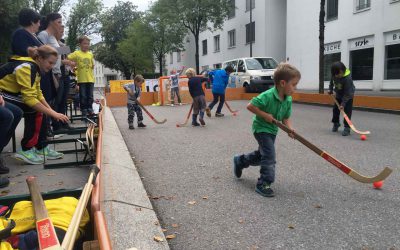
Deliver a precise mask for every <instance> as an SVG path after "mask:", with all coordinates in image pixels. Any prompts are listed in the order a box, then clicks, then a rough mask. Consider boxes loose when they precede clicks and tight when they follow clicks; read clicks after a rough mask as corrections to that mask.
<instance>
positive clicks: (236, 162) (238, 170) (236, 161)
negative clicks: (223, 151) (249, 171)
mask: <svg viewBox="0 0 400 250" xmlns="http://www.w3.org/2000/svg"><path fill="white" fill-rule="evenodd" d="M242 170H243V168H242V167H241V166H240V156H239V155H235V156H234V157H233V174H234V175H235V176H236V178H240V177H241V176H242Z"/></svg>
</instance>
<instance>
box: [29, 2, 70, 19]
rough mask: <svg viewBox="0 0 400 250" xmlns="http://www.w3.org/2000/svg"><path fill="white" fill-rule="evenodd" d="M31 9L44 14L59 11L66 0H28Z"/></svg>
mask: <svg viewBox="0 0 400 250" xmlns="http://www.w3.org/2000/svg"><path fill="white" fill-rule="evenodd" d="M29 2H30V6H31V8H32V9H34V10H36V11H37V12H39V14H40V15H42V16H46V15H47V14H50V13H52V12H59V11H60V10H61V7H63V6H64V5H65V4H66V3H67V2H68V0H29Z"/></svg>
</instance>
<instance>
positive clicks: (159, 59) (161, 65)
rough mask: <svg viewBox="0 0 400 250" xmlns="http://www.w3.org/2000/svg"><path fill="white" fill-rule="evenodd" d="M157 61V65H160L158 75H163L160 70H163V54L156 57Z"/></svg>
mask: <svg viewBox="0 0 400 250" xmlns="http://www.w3.org/2000/svg"><path fill="white" fill-rule="evenodd" d="M158 62H159V65H160V76H162V75H163V72H162V70H163V56H159V57H158Z"/></svg>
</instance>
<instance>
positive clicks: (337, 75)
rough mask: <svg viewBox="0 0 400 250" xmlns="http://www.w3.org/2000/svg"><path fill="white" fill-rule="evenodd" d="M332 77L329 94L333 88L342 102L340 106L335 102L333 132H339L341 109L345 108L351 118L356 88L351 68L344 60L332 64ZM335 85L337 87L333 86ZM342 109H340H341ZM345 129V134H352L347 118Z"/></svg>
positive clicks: (338, 99) (337, 98)
mask: <svg viewBox="0 0 400 250" xmlns="http://www.w3.org/2000/svg"><path fill="white" fill-rule="evenodd" d="M331 74H332V79H331V82H330V84H329V94H333V90H334V91H335V93H336V96H335V98H336V100H337V102H338V103H339V104H340V107H339V108H338V107H337V106H336V105H335V104H334V105H333V115H332V122H333V128H332V132H337V131H338V128H339V127H340V122H339V117H340V110H343V109H344V112H345V113H346V114H347V116H348V117H349V119H351V113H352V111H353V98H354V92H355V90H356V88H355V86H354V84H353V79H352V78H351V74H350V70H349V69H347V68H346V66H345V65H344V64H343V63H342V62H335V63H333V64H332V66H331ZM333 87H335V88H333ZM339 109H340V110H339ZM343 124H344V130H343V132H342V135H343V136H348V135H349V134H350V126H349V124H348V123H347V121H346V120H345V119H343Z"/></svg>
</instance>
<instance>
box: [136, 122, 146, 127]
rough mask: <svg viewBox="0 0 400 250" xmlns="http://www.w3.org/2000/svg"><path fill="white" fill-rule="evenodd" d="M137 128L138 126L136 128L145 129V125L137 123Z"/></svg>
mask: <svg viewBox="0 0 400 250" xmlns="http://www.w3.org/2000/svg"><path fill="white" fill-rule="evenodd" d="M137 126H138V128H145V127H147V126H146V125H144V124H143V122H139V123H138V125H137Z"/></svg>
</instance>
